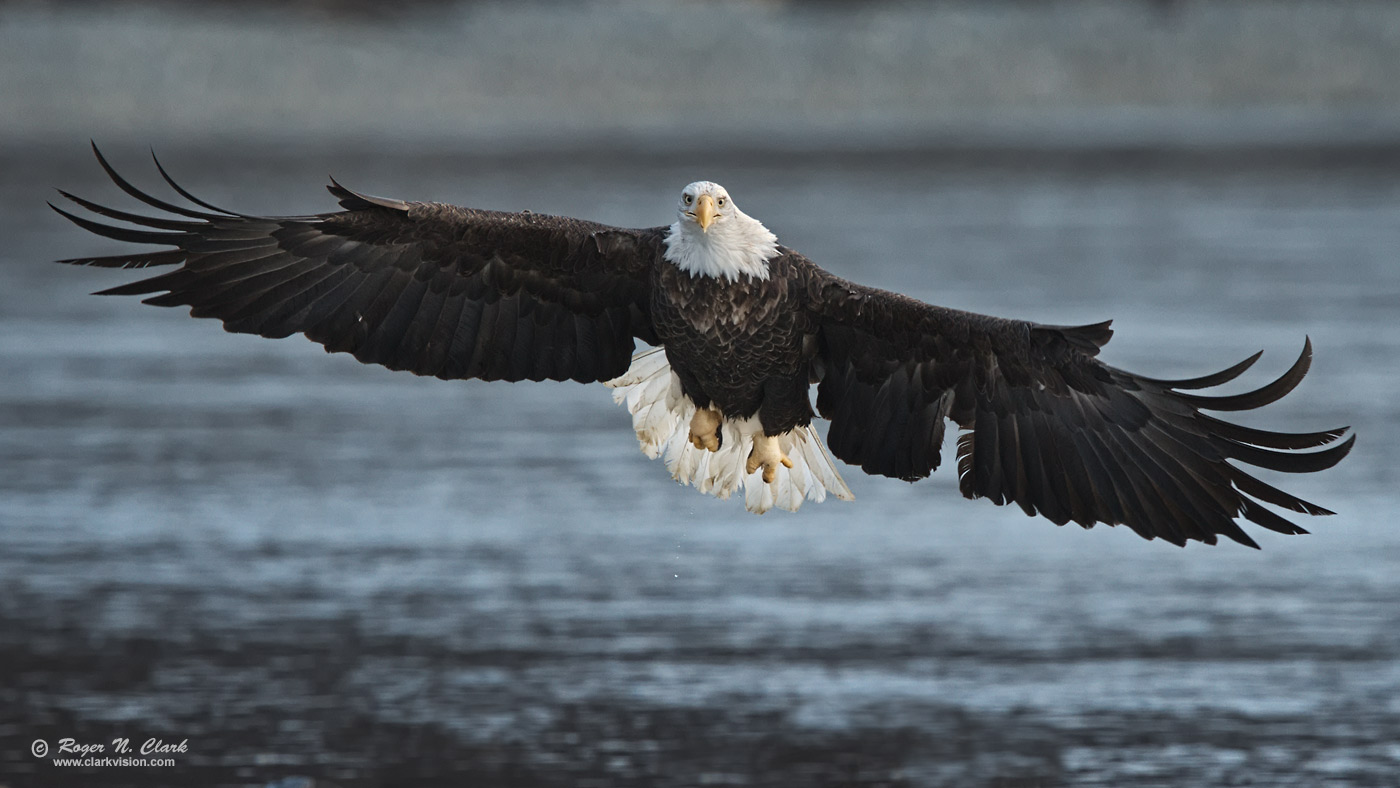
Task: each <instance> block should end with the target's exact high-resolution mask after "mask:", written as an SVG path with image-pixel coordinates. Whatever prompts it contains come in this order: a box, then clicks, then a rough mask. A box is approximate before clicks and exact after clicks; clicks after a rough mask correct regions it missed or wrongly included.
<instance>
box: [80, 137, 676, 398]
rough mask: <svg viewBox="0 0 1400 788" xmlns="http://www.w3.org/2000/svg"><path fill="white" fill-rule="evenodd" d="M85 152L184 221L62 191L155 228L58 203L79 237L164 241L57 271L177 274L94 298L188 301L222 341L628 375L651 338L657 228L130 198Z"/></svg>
mask: <svg viewBox="0 0 1400 788" xmlns="http://www.w3.org/2000/svg"><path fill="white" fill-rule="evenodd" d="M93 151H94V152H95V153H97V158H98V161H99V162H100V163H101V164H102V167H103V169H105V170H106V171H107V174H108V175H109V176H110V177H111V178H112V180H113V181H114V182H115V183H116V184H117V186H118V187H120V188H121V189H122V190H123V191H125V192H126V193H127V194H129V195H131V196H132V197H135V198H136V199H138V200H140V201H141V202H144V203H146V204H147V205H150V206H152V207H154V208H158V209H160V210H162V211H166V212H168V213H169V214H174V215H176V216H179V217H184V218H180V219H176V218H170V217H151V216H142V215H137V214H132V213H127V212H125V211H118V210H114V209H111V208H107V207H105V206H102V205H98V204H97V203H93V202H90V201H88V200H84V199H82V198H79V197H74V196H73V195H70V194H68V193H66V192H61V193H62V194H63V196H64V197H67V198H68V199H70V200H72V201H73V202H75V203H77V204H78V205H80V206H82V207H83V208H86V209H88V210H90V211H92V212H93V213H96V214H99V215H101V216H105V217H108V218H110V219H116V220H120V221H124V222H129V223H131V224H135V225H139V226H141V227H142V228H149V229H140V230H137V229H129V228H123V227H114V226H112V225H108V224H104V223H101V222H96V221H93V220H90V219H84V218H81V217H79V216H75V215H73V214H71V213H68V212H66V211H63V210H60V209H58V208H56V207H55V208H54V210H57V211H58V212H59V213H61V214H63V215H64V216H66V217H68V218H69V219H71V220H72V221H73V222H74V223H76V224H77V225H78V226H80V227H82V228H84V229H86V230H90V231H91V232H94V233H96V234H98V235H102V236H105V237H108V238H114V239H117V240H120V241H130V242H134V243H143V244H156V245H160V246H168V247H174V248H173V249H165V250H153V251H142V252H134V253H131V254H125V255H116V256H110V257H82V258H75V259H70V260H63V261H62V262H65V263H74V264H79V265H96V266H103V267H109V268H145V267H147V266H157V265H175V264H181V265H180V267H179V268H177V269H175V270H174V271H171V272H169V273H165V274H162V275H160V276H155V277H151V278H149V279H142V280H140V281H136V282H132V283H130V284H126V285H121V286H118V287H113V288H111V289H108V290H104V291H102V293H101V294H102V295H145V294H150V293H155V294H156V295H153V296H151V297H150V298H147V299H146V300H145V303H148V304H155V305H158V306H189V307H191V310H190V314H191V315H193V316H194V317H213V318H218V319H219V320H221V321H222V322H223V324H224V328H225V329H227V330H229V331H234V332H239V333H249V334H259V335H261V336H265V337H285V336H289V335H291V334H295V333H301V334H305V335H306V336H307V337H309V338H310V339H312V340H314V341H316V342H319V343H320V344H322V345H324V346H325V348H326V350H327V351H329V352H347V353H351V354H353V355H354V356H355V358H357V359H359V360H360V361H362V362H364V363H367V364H382V365H384V366H386V367H388V368H390V369H405V370H409V371H411V372H414V373H416V374H419V375H433V376H436V377H439V378H444V379H454V378H480V379H483V380H512V381H514V380H527V379H528V380H545V379H549V380H569V379H572V380H577V381H580V382H593V381H601V380H609V379H611V378H615V377H617V376H618V375H621V374H622V373H623V372H625V371H626V370H627V367H628V364H629V362H630V360H631V356H632V351H633V349H634V346H635V343H634V341H633V340H634V338H639V339H642V340H643V341H645V342H648V343H651V344H656V337H655V331H654V330H653V328H652V324H651V316H650V309H649V281H650V277H651V266H652V264H653V262H654V261H655V260H657V259H659V258H660V254H661V244H662V237H663V236H662V233H663V232H664V229H663V228H654V229H647V230H629V229H621V228H616V227H609V226H606V225H602V224H595V223H592V222H586V221H581V220H577V219H569V218H564V217H556V216H546V215H542V214H532V213H528V212H526V213H499V212H494V211H480V210H473V209H468V208H459V207H457V206H452V205H442V204H436V203H408V202H401V201H398V200H387V199H382V198H378V197H369V196H365V195H361V194H356V193H354V192H352V191H350V190H348V189H345V188H344V187H342V186H340V185H339V184H336V183H335V182H334V181H332V182H331V184H332V185H331V186H330V187H329V188H330V191H331V193H332V194H333V195H335V196H336V197H337V198H339V200H340V205H341V206H342V207H343V208H344V209H345V210H344V211H340V212H336V213H326V214H319V215H314V216H295V217H261V216H247V215H244V214H237V213H232V212H229V211H225V210H223V209H220V208H216V207H214V206H212V205H209V204H208V203H205V202H203V201H201V200H198V199H197V198H195V197H193V196H192V195H190V194H189V193H188V192H186V191H185V190H183V189H181V188H180V187H179V186H177V185H176V184H175V183H174V182H173V181H171V180H170V178H169V176H167V175H166V174H165V171H164V170H163V169H162V170H161V175H162V176H164V177H165V179H166V181H167V182H169V183H170V185H171V186H172V187H173V188H174V189H175V190H176V191H178V192H179V193H180V194H181V195H182V196H184V197H186V198H188V199H189V200H191V201H192V202H194V203H195V204H196V205H199V206H200V207H201V208H204V209H208V210H207V211H206V210H192V209H190V208H185V207H182V206H177V205H172V204H170V203H167V202H164V201H162V200H159V199H157V198H155V197H152V196H150V195H148V194H145V193H144V192H142V191H140V190H138V189H137V188H136V187H134V186H132V185H131V184H130V183H128V182H127V181H126V180H124V179H123V178H122V177H121V176H120V175H118V174H117V173H116V171H114V170H113V169H112V167H111V166H110V165H108V163H107V161H106V160H105V159H104V158H103V157H102V154H101V153H98V152H97V148H96V147H95V146H94V148H93ZM157 167H159V163H157ZM159 231H164V232H159Z"/></svg>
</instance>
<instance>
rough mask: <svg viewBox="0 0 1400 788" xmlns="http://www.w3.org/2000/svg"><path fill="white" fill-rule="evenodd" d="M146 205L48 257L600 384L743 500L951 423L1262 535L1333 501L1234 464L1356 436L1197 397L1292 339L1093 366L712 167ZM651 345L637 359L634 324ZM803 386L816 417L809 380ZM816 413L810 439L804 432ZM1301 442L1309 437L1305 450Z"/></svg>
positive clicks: (1026, 468)
mask: <svg viewBox="0 0 1400 788" xmlns="http://www.w3.org/2000/svg"><path fill="white" fill-rule="evenodd" d="M93 150H94V152H95V153H97V158H98V161H99V163H100V164H101V166H102V167H103V169H104V170H105V171H106V172H107V174H108V175H109V176H110V177H111V178H112V180H113V181H114V182H115V183H116V185H117V186H118V187H119V188H121V189H122V191H124V192H126V193H127V194H128V195H130V196H131V197H133V198H135V199H137V200H139V201H140V202H143V203H145V204H146V205H148V206H150V207H152V208H156V209H158V210H160V211H162V212H164V213H165V214H166V215H164V216H159V217H155V216H147V215H142V214H136V213H129V212H126V211H121V210H115V209H112V208H108V207H106V206H103V205H99V204H97V203H94V202H91V201H88V200H85V199H82V198H80V197H76V196H74V195H71V194H68V193H66V192H61V194H63V196H64V197H65V198H67V199H69V200H71V201H72V202H73V203H75V204H77V205H78V206H80V207H82V208H84V209H87V210H88V211H91V212H92V213H94V214H97V215H99V216H102V217H106V218H108V219H114V220H117V221H120V222H125V223H127V224H130V225H135V226H136V227H140V228H142V229H134V228H128V227H122V226H116V225H111V224H107V223H104V222H101V221H97V220H93V219H88V218H83V217H81V216H78V215H75V214H73V213H69V212H67V211H64V210H62V209H59V208H57V207H55V210H57V211H58V212H59V213H61V214H63V215H64V216H66V217H68V218H69V219H71V220H72V221H73V222H75V223H76V224H78V225H79V226H80V227H82V228H84V229H87V230H90V231H92V232H94V233H97V234H99V235H102V236H106V237H108V238H114V239H117V240H120V241H131V242H135V243H140V244H148V245H155V246H159V247H164V248H162V249H160V250H156V251H144V252H135V253H131V254H125V255H115V256H107V257H83V258H74V259H69V260H63V261H62V262H65V263H74V264H80V265H96V266H104V267H118V268H145V267H148V266H165V265H178V266H179V267H178V268H175V269H174V270H172V271H170V272H168V273H164V274H161V275H159V276H154V277H150V278H147V279H142V280H139V281H136V282H132V283H130V284H126V285H121V286H118V287H114V288H111V289H109V290H104V291H102V294H106V295H146V296H149V297H147V298H146V299H145V303H149V304H156V305H159V306H188V307H190V313H191V314H192V315H193V316H195V317H213V318H217V319H219V320H220V321H222V322H223V325H224V327H225V328H226V329H227V330H229V331H234V332H240V333H250V334H259V335H261V336H265V337H285V336H289V335H291V334H296V333H301V334H305V335H306V336H307V337H309V338H310V339H312V340H313V341H315V342H318V343H320V344H322V345H324V346H325V348H326V350H328V351H331V352H348V353H351V354H353V355H354V356H355V358H357V359H359V360H360V361H362V362H364V363H372V364H382V365H384V366H386V367H388V368H390V369H402V370H409V371H411V372H413V373H415V374H419V375H433V376H436V377H439V378H442V379H445V380H450V379H466V378H480V379H482V380H507V381H521V380H576V381H579V382H584V383H587V382H604V383H606V384H607V385H609V386H612V387H613V388H614V390H615V391H614V398H615V399H616V400H617V401H618V402H619V403H625V404H626V406H627V407H628V409H629V411H630V412H631V413H632V418H633V426H634V428H635V429H636V432H637V437H638V440H639V441H640V443H641V445H642V449H643V451H645V452H646V453H647V454H648V455H649V456H651V457H664V459H665V462H666V465H667V468H668V469H669V470H670V471H671V473H672V475H673V476H674V477H675V478H676V479H678V480H680V481H682V482H685V483H689V484H694V485H695V486H697V487H698V488H700V489H701V491H703V492H708V493H711V494H714V495H717V496H718V497H721V498H727V497H729V496H730V495H732V494H734V493H736V492H740V491H742V493H743V496H744V500H745V503H746V505H747V507H748V508H749V509H750V510H752V511H757V512H763V511H767V510H768V509H769V508H772V507H780V508H785V509H790V510H796V509H797V508H798V507H799V506H800V505H801V504H802V502H803V500H804V499H812V500H818V501H819V500H822V499H823V498H825V496H826V495H827V494H828V493H831V494H833V495H836V496H837V497H839V498H843V499H850V498H851V497H852V496H851V493H850V490H849V488H847V486H846V484H845V482H844V481H843V480H842V479H841V475H840V473H839V472H838V471H837V469H836V466H835V463H834V462H833V461H832V455H834V456H835V457H836V458H838V459H840V460H843V461H845V462H847V463H850V464H852V465H857V466H859V467H860V468H861V469H862V470H864V471H865V472H866V473H869V474H875V475H881V476H890V477H894V478H898V479H906V480H910V481H913V480H916V479H921V478H924V477H926V476H928V475H929V474H930V473H932V472H933V471H934V469H936V468H937V467H938V465H939V461H940V454H941V451H942V444H943V438H944V429H945V424H946V423H947V422H948V421H950V420H951V421H952V422H953V423H955V424H956V425H957V426H958V428H960V429H961V430H962V431H963V432H962V434H961V436H960V437H959V438H958V442H957V447H958V478H959V486H960V488H961V490H962V493H963V495H965V496H967V497H969V498H988V499H990V500H992V501H993V502H995V503H998V504H1005V503H1010V502H1015V503H1016V504H1017V505H1019V506H1020V507H1021V508H1022V509H1023V510H1025V512H1026V513H1027V514H1032V515H1034V514H1041V515H1044V516H1045V517H1046V518H1048V519H1050V520H1051V521H1053V522H1055V523H1057V524H1061V525H1063V524H1065V523H1067V522H1070V521H1071V520H1072V521H1074V522H1077V523H1079V524H1080V525H1083V526H1084V527H1086V528H1087V527H1090V526H1092V525H1093V524H1095V523H1108V524H1110V525H1118V524H1123V525H1127V526H1128V527H1129V528H1131V529H1133V530H1134V531H1136V532H1137V533H1138V534H1140V535H1142V536H1143V537H1145V538H1148V539H1152V538H1155V537H1161V538H1163V539H1166V540H1167V541H1169V542H1172V543H1174V544H1178V545H1184V544H1185V543H1186V542H1187V540H1199V541H1202V542H1207V543H1211V544H1214V543H1215V542H1216V539H1217V536H1219V535H1224V536H1227V537H1229V538H1231V539H1234V540H1235V541H1238V542H1241V543H1243V544H1247V545H1250V546H1257V545H1256V544H1255V542H1254V541H1253V539H1251V538H1250V537H1249V536H1248V535H1247V534H1246V533H1245V532H1244V531H1243V530H1242V529H1241V528H1240V525H1239V523H1238V520H1239V519H1240V518H1243V519H1245V520H1248V521H1250V522H1253V523H1255V524H1258V525H1261V526H1263V527H1265V528H1268V529H1270V530H1274V531H1279V532H1281V533H1306V532H1305V531H1304V530H1303V529H1302V528H1300V527H1298V526H1297V525H1295V524H1294V523H1292V522H1291V521H1289V520H1288V519H1286V518H1285V517H1283V516H1282V515H1280V514H1278V513H1276V512H1274V511H1273V510H1272V509H1269V508H1267V507H1265V506H1264V505H1263V504H1265V503H1267V504H1272V505H1274V506H1278V507H1282V508H1284V509H1287V510H1291V511H1293V512H1298V513H1302V514H1312V515H1318V514H1331V512H1329V511H1328V510H1326V509H1324V508H1322V507H1320V506H1317V505H1315V504H1312V503H1309V502H1307V501H1304V500H1302V499H1299V498H1297V497H1295V496H1293V495H1290V494H1289V493H1286V492H1284V491H1282V490H1280V489H1278V488H1276V487H1273V486H1271V485H1269V484H1267V483H1265V482H1263V481H1260V480H1259V479H1257V478H1255V477H1254V476H1251V475H1250V474H1249V473H1248V472H1246V471H1245V470H1243V469H1242V467H1241V466H1242V465H1252V466H1256V467H1260V468H1266V469H1270V470H1276V471H1285V472H1294V473H1303V472H1312V471H1318V470H1322V469H1325V468H1329V467H1331V466H1333V465H1335V464H1336V463H1338V462H1339V461H1341V459H1342V458H1343V457H1345V456H1346V454H1347V453H1348V452H1349V451H1350V450H1351V447H1352V445H1353V442H1354V441H1355V436H1354V435H1353V436H1350V437H1347V438H1346V439H1345V440H1343V439H1342V438H1343V436H1344V435H1345V433H1346V429H1347V428H1339V429H1332V430H1324V431H1320V432H1307V433H1281V432H1270V431H1265V430H1259V429H1254V428H1250V427H1243V426H1240V425H1237V424H1233V423H1231V422H1228V421H1224V420H1221V419H1219V418H1216V417H1214V416H1210V415H1207V413H1206V411H1211V412H1220V411H1235V410H1250V409H1254V408H1258V407H1260V406H1263V405H1267V404H1269V403H1271V402H1274V401H1275V400H1278V399H1279V398H1281V397H1283V396H1284V395H1285V394H1287V393H1288V392H1290V391H1292V390H1293V388H1294V387H1296V386H1297V385H1298V383H1299V381H1301V380H1302V378H1303V376H1304V375H1305V374H1306V373H1307V370H1308V365H1309V363H1310V361H1311V357H1312V348H1311V344H1310V343H1308V342H1305V343H1304V347H1303V352H1302V354H1301V355H1300V356H1299V358H1298V360H1297V362H1296V363H1295V364H1294V365H1293V366H1292V368H1290V369H1289V370H1288V371H1287V372H1285V373H1284V374H1283V376H1282V377H1280V378H1278V379H1277V380H1275V381H1273V382H1272V383H1269V384H1268V385H1266V386H1264V387H1262V388H1259V389H1257V390H1254V391H1251V392H1248V393H1245V394H1236V395H1232V396H1221V397H1209V396H1203V395H1200V394H1195V393H1191V392H1193V391H1196V390H1199V389H1204V388H1209V387H1212V386H1217V385H1220V384H1222V383H1225V382H1227V381H1230V380H1233V379H1234V378H1236V377H1237V376H1239V375H1240V374H1241V373H1243V372H1244V371H1245V370H1246V369H1248V368H1249V367H1250V365H1252V364H1253V363H1254V361H1255V360H1257V359H1258V358H1259V354H1255V355H1254V356H1251V357H1250V358H1248V359H1246V360H1245V361H1243V362H1241V363H1239V364H1236V365H1235V366H1233V367H1230V368H1229V369H1226V370H1223V371H1221V372H1218V373H1215V374H1212V375H1206V376H1203V377H1199V378H1192V379H1185V380H1160V379H1155V378H1148V377H1143V376H1141V375H1135V374H1132V373H1130V372H1125V371H1123V370H1120V369H1116V368H1114V367H1111V366H1109V365H1107V364H1104V363H1103V362H1101V361H1099V360H1098V358H1097V355H1098V352H1099V349H1100V348H1101V347H1103V345H1104V344H1105V343H1107V342H1108V340H1109V337H1110V336H1111V335H1112V331H1111V330H1110V329H1109V324H1108V323H1107V322H1104V323H1096V324H1093V325H1085V326H1049V325H1040V324H1037V323H1031V322H1027V321H1022V320H1005V319H1001V318H995V317H988V316H984V315H978V314H972V313H969V312H962V311H958V310H955V309H947V308H944V307H939V306H933V305H930V304H925V303H922V302H920V301H916V300H914V299H912V298H907V297H905V296H902V295H898V294H896V293H891V292H887V291H883V290H877V289H875V288H870V287H865V286H862V285H858V284H855V283H853V282H848V281H846V280H844V279H841V278H839V277H836V276H834V275H832V274H830V273H828V272H827V271H824V270H822V269H821V268H819V267H817V266H816V265H815V264H814V263H812V262H811V261H810V260H808V259H807V258H806V257H804V256H802V255H801V254H798V253H797V252H795V251H793V250H791V249H788V248H786V247H783V246H781V245H779V244H778V242H777V238H776V237H775V236H774V235H773V233H771V232H770V231H769V230H768V229H767V228H765V227H764V226H763V225H762V224H761V223H760V222H758V221H757V220H755V219H753V218H752V217H750V216H748V215H746V214H745V213H743V212H742V211H740V210H739V208H738V206H737V205H735V204H734V201H733V198H732V197H730V195H729V193H728V192H727V191H725V190H724V188H723V187H721V186H719V185H718V184H715V183H711V182H708V181H699V182H696V183H692V184H690V185H689V186H687V187H685V189H684V190H683V191H682V192H681V195H680V197H679V200H678V202H677V205H676V214H675V216H676V218H675V222H674V223H673V224H671V225H670V226H663V227H652V228H646V229H624V228H619V227H610V226H607V225H602V224H597V223H594V222H588V221H583V220H579V219H570V218H564V217H557V216H546V215H541V214H535V213H530V212H528V211H526V212H521V213H502V212H497V211H485V210H477V209H472V208H462V207H458V206H453V205H443V204H438V203H421V202H402V201H399V200H389V199H383V198H379V197H370V196H367V195H362V194H358V193H355V192H352V191H350V190H349V189H346V188H344V187H342V186H340V185H339V184H337V183H335V181H332V182H331V185H330V186H329V187H328V188H329V189H330V191H331V194H333V195H334V196H335V197H336V198H337V199H338V200H339V202H340V206H341V207H342V208H343V209H344V210H341V211H338V212H334V213H323V214H316V215H309V216H290V217H263V216H250V215H245V214H240V213H234V212H231V211H226V210H223V209H220V208H217V207H215V206H213V205H210V204H208V203H206V202H204V201H202V200H199V199H197V198H195V197H194V196H193V195H191V194H190V193H189V192H187V191H185V190H184V189H183V188H181V187H180V186H178V185H176V184H175V182H174V181H173V180H172V179H171V178H170V177H169V175H167V174H166V172H165V170H164V169H163V168H161V167H160V164H159V162H157V164H156V166H157V169H158V170H159V172H160V174H161V176H162V177H163V178H164V179H165V180H166V182H167V183H169V185H170V186H171V187H172V188H173V189H174V190H175V191H176V192H177V193H178V194H179V195H181V196H182V197H184V198H186V199H188V200H189V201H190V202H191V203H192V204H193V205H194V206H196V207H194V208H191V207H185V206H181V205H176V204H173V203H170V202H166V201H164V200H161V199H158V198H156V197H153V196H151V195H149V194H147V193H145V192H143V191H141V190H139V189H137V188H136V187H134V186H132V185H131V184H130V183H129V182H127V181H126V180H125V179H123V178H122V177H121V176H120V175H118V174H117V172H116V171H115V170H114V169H112V167H111V166H110V165H109V164H108V163H107V161H106V159H104V158H103V157H102V154H101V153H100V152H97V149H96V147H95V146H94V148H93ZM637 340H641V341H642V342H644V343H646V344H648V345H654V346H656V348H655V349H653V350H648V351H644V352H642V353H639V354H636V355H635V356H634V355H633V353H634V351H635V350H636V341H637ZM813 383H815V384H816V385H817V396H816V403H815V410H814V409H813V403H812V400H811V396H810V386H811V384H813ZM817 414H820V415H821V416H822V417H823V418H825V419H829V420H830V422H831V426H830V430H829V432H828V435H827V440H828V443H829V446H830V451H829V452H828V450H827V447H826V446H824V445H823V443H822V440H821V438H820V437H819V436H818V434H817V432H816V431H815V430H814V429H813V427H812V419H813V417H814V416H816V415H817ZM1300 449H1311V451H1298V450H1300Z"/></svg>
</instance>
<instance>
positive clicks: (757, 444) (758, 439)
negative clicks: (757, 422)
mask: <svg viewBox="0 0 1400 788" xmlns="http://www.w3.org/2000/svg"><path fill="white" fill-rule="evenodd" d="M779 464H781V465H782V466H783V467H785V468H791V467H792V460H789V459H788V456H787V455H786V454H784V453H783V450H782V448H781V447H779V446H778V438H777V436H776V435H755V436H754V438H753V451H751V452H749V459H748V462H746V463H744V472H745V473H753V472H754V471H756V470H758V469H759V468H760V467H762V468H763V483H764V484H772V483H773V480H774V479H777V478H778V465H779Z"/></svg>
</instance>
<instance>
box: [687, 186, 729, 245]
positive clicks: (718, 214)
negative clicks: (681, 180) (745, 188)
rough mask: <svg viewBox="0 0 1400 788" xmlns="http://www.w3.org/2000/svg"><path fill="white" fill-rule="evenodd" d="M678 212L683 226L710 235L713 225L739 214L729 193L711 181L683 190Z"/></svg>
mask: <svg viewBox="0 0 1400 788" xmlns="http://www.w3.org/2000/svg"><path fill="white" fill-rule="evenodd" d="M677 210H679V212H680V220H681V222H682V223H683V224H690V225H694V226H695V227H698V228H700V232H702V233H708V232H709V231H710V227H712V226H713V225H716V224H719V223H720V222H727V221H728V220H729V219H731V218H733V217H734V215H735V214H736V212H737V211H736V209H735V208H734V201H733V200H732V199H731V198H730V197H729V192H728V191H726V190H725V188H724V187H723V186H720V185H719V184H718V183H713V182H711V181H696V182H695V183H692V184H690V185H689V186H687V187H685V188H684V189H682V190H681V202H680V205H679V206H677ZM687 229H689V228H687Z"/></svg>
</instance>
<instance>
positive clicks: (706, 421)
mask: <svg viewBox="0 0 1400 788" xmlns="http://www.w3.org/2000/svg"><path fill="white" fill-rule="evenodd" d="M719 425H720V416H719V411H717V410H714V409H712V408H696V409H695V415H694V416H692V417H691V419H690V444H691V445H692V446H694V447H695V448H697V449H702V450H705V451H719V447H720V444H721V443H722V442H723V438H722V437H721V435H720V432H719Z"/></svg>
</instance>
